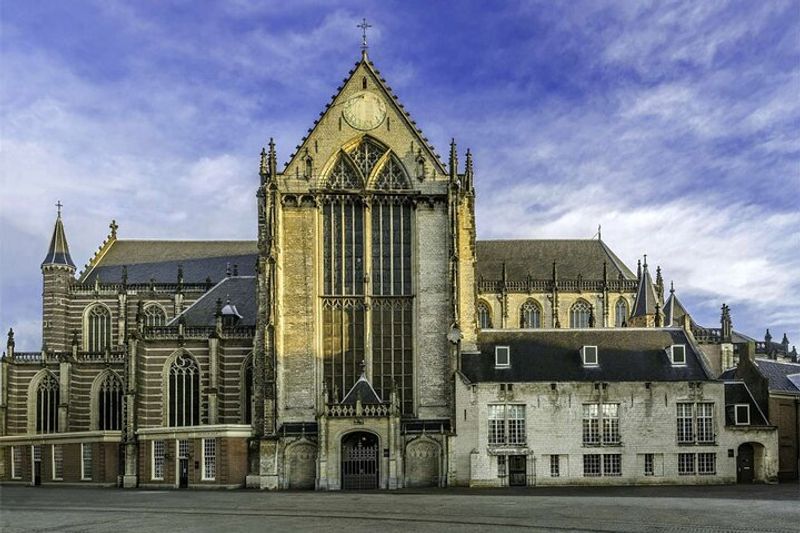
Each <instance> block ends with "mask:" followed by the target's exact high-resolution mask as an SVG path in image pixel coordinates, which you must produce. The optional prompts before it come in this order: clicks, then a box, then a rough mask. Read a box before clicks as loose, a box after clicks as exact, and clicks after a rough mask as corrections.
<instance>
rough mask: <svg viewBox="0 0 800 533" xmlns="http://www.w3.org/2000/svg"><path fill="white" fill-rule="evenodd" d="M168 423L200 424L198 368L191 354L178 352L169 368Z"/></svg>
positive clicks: (173, 424) (171, 424) (176, 424)
mask: <svg viewBox="0 0 800 533" xmlns="http://www.w3.org/2000/svg"><path fill="white" fill-rule="evenodd" d="M168 379H169V391H168V394H169V397H168V404H167V405H168V409H169V425H170V426H172V427H175V426H196V425H198V424H200V368H199V367H198V366H197V363H196V362H195V360H194V359H192V357H191V356H189V355H186V354H178V356H177V357H176V358H175V360H174V361H173V362H172V365H170V369H169V376H168Z"/></svg>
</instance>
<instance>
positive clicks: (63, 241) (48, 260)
mask: <svg viewBox="0 0 800 533" xmlns="http://www.w3.org/2000/svg"><path fill="white" fill-rule="evenodd" d="M56 207H57V208H58V214H57V216H56V224H55V227H54V228H53V237H52V238H51V239H50V247H49V248H48V250H47V255H46V256H45V258H44V261H42V268H44V267H47V266H51V265H57V266H62V267H68V268H70V269H72V270H75V263H73V262H72V257H71V256H70V255H69V245H68V244H67V235H66V233H65V231H64V223H63V222H62V220H61V207H63V205H62V204H61V202H58V203H57V204H56Z"/></svg>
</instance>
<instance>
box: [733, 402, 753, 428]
mask: <svg viewBox="0 0 800 533" xmlns="http://www.w3.org/2000/svg"><path fill="white" fill-rule="evenodd" d="M740 407H743V408H745V409H746V410H747V411H746V412H747V421H746V422H742V421H740V420H739V408H740ZM733 423H734V425H736V426H749V425H750V404H747V403H736V404H733Z"/></svg>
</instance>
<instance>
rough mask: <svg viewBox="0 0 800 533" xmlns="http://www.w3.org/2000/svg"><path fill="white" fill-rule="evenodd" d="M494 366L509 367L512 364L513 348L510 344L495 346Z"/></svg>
mask: <svg viewBox="0 0 800 533" xmlns="http://www.w3.org/2000/svg"><path fill="white" fill-rule="evenodd" d="M494 366H495V368H508V367H510V366H511V349H510V348H509V347H508V346H495V348H494Z"/></svg>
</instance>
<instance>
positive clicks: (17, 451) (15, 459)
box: [11, 446, 23, 479]
mask: <svg viewBox="0 0 800 533" xmlns="http://www.w3.org/2000/svg"><path fill="white" fill-rule="evenodd" d="M22 454H23V448H22V447H21V446H12V447H11V479H22Z"/></svg>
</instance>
